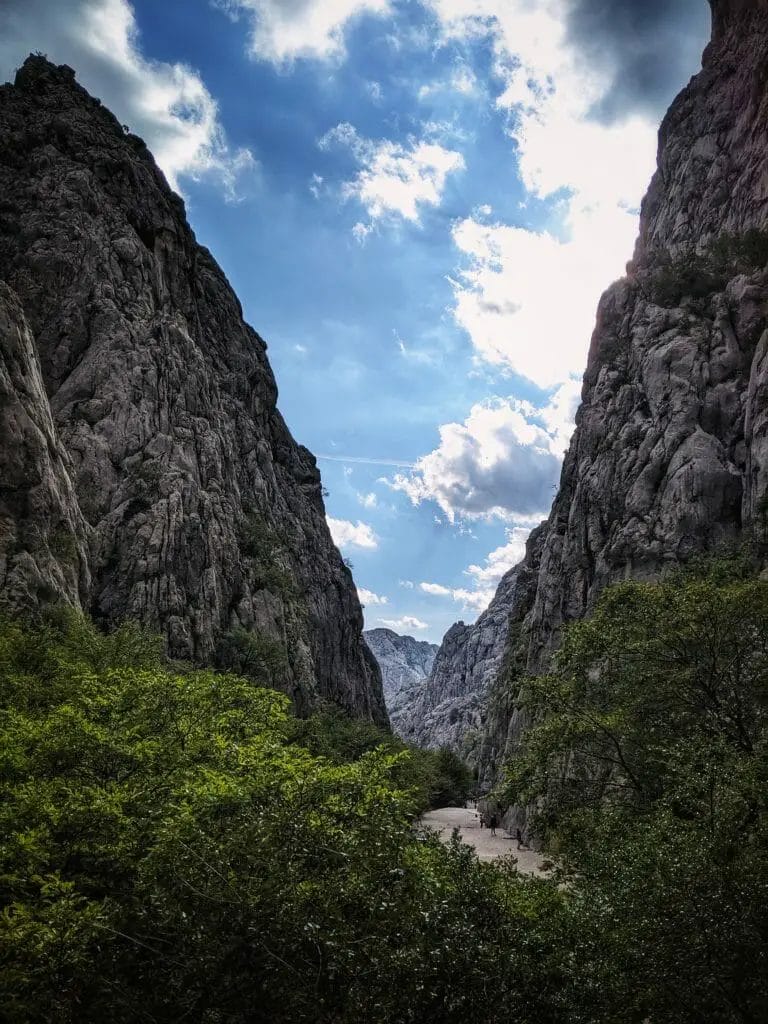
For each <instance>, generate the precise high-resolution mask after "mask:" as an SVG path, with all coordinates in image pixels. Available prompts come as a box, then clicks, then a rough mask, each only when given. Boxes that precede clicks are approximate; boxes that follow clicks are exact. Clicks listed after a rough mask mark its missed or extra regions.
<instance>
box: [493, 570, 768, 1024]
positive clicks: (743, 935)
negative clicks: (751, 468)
mask: <svg viewBox="0 0 768 1024" xmlns="http://www.w3.org/2000/svg"><path fill="white" fill-rule="evenodd" d="M526 694H527V703H528V708H529V711H530V712H531V714H532V715H533V716H534V719H535V720H536V721H537V723H538V724H537V725H536V726H535V727H534V728H533V730H532V731H531V732H530V734H529V736H528V741H527V753H526V755H525V756H524V757H523V758H520V759H518V760H517V761H516V762H513V763H512V764H510V765H509V767H508V772H507V792H506V797H507V799H509V800H512V801H517V802H525V803H535V804H536V805H537V806H538V808H539V815H538V828H539V831H540V833H541V834H542V836H543V837H545V838H546V839H547V841H548V842H549V843H550V845H551V846H554V847H556V848H557V849H558V850H559V853H560V855H561V857H562V859H563V864H564V870H565V873H566V877H568V878H569V879H570V882H569V884H570V885H571V891H572V894H573V897H574V901H575V904H574V909H575V912H577V913H578V915H579V917H580V918H581V920H582V922H583V927H584V934H585V935H587V936H590V935H591V936H600V939H599V941H597V942H595V941H593V948H592V949H591V950H590V949H588V948H585V949H584V950H583V952H582V954H581V956H582V957H583V960H584V968H585V971H586V973H588V974H591V975H592V978H593V984H594V985H595V986H596V987H597V988H599V989H600V990H601V991H602V992H603V993H604V997H605V998H606V1000H607V1003H606V1010H605V1011H604V1012H605V1014H606V1017H607V1019H613V1018H611V1017H610V1016H609V1009H610V1007H611V1006H613V1008H614V1010H615V1009H616V1008H621V1014H622V1015H621V1019H622V1020H632V1021H635V1020H637V1021H645V1020H649V1021H653V1022H654V1024H655V1022H660V1021H669V1022H672V1021H675V1022H688V1021H690V1022H694V1021H718V1022H735V1021H744V1022H749V1021H758V1020H766V1019H768V800H767V799H766V793H767V792H768V788H767V787H766V783H767V782H768V584H767V583H765V582H762V581H760V580H755V579H750V578H745V575H744V566H743V564H742V563H740V562H730V563H729V562H716V563H713V564H710V565H709V566H703V567H702V566H698V567H695V568H694V569H693V570H691V571H689V572H682V573H679V574H677V575H676V576H674V577H672V578H670V579H668V580H667V581H665V582H662V583H659V584H642V583H623V584H620V585H618V586H616V587H613V588H611V589H610V590H608V591H607V592H606V593H605V595H604V596H603V598H602V600H601V601H600V603H599V606H598V608H597V610H596V612H595V614H594V616H593V617H592V618H591V619H589V620H587V621H584V622H581V623H578V624H576V625H574V626H572V627H571V628H570V629H569V630H568V632H567V635H566V638H565V641H564V644H563V647H562V649H561V651H560V653H559V655H558V657H557V659H556V662H555V667H554V671H553V672H552V674H551V675H549V676H547V677H545V678H543V679H536V680H531V681H530V682H529V683H528V684H527V686H526ZM600 1019H603V1018H602V1017H601V1018H600Z"/></svg>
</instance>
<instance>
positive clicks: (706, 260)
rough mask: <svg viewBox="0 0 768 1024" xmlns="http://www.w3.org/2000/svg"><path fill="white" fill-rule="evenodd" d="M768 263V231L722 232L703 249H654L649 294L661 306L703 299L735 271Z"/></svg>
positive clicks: (759, 267)
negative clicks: (673, 251) (667, 250)
mask: <svg viewBox="0 0 768 1024" xmlns="http://www.w3.org/2000/svg"><path fill="white" fill-rule="evenodd" d="M767 263H768V232H766V231H760V230H758V229H756V228H753V229H750V230H749V231H746V232H744V233H742V234H731V233H729V232H724V233H723V234H722V235H719V236H718V237H717V238H716V239H714V241H713V242H712V243H711V244H710V245H709V247H708V248H707V249H706V250H704V251H703V252H700V251H698V250H697V249H696V248H695V247H694V246H692V245H689V246H687V247H684V248H682V249H680V250H679V251H678V252H677V253H676V255H675V256H672V255H670V254H669V253H668V252H659V253H655V254H654V257H653V270H652V271H651V273H650V275H649V284H650V295H651V297H652V298H653V300H654V301H655V302H658V303H659V304H660V305H662V306H676V305H679V303H680V302H681V301H682V299H684V298H691V299H694V300H696V299H704V298H707V297H708V296H710V295H712V294H713V293H715V292H719V291H722V290H723V288H725V286H726V284H727V283H728V282H729V281H730V280H731V279H732V278H734V277H736V276H737V275H738V274H751V273H754V272H755V271H756V270H760V269H762V268H763V267H765V266H766V264H767Z"/></svg>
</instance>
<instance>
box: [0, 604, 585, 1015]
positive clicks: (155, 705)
mask: <svg viewBox="0 0 768 1024" xmlns="http://www.w3.org/2000/svg"><path fill="white" fill-rule="evenodd" d="M0 701H1V702H0V709H1V712H0V741H1V746H0V750H2V755H0V834H1V835H2V836H3V837H4V841H3V844H2V847H1V848H0V893H1V894H2V901H3V906H4V908H5V909H4V912H3V915H2V918H0V958H1V961H0V979H2V980H1V981H0V988H1V989H2V991H0V999H1V1000H2V1006H3V1019H4V1020H7V1021H9V1022H11V1024H21V1022H24V1024H28V1022H31V1021H41V1022H42V1021H45V1022H49V1021H55V1022H75V1021H77V1022H78V1024H88V1022H99V1024H101V1022H103V1021H105V1020H108V1021H113V1022H116V1024H121V1022H126V1024H127V1022H129V1021H130V1022H135V1021H137V1020H147V1021H162V1022H170V1021H174V1022H177V1021H180V1020H190V1021H197V1022H211V1024H214V1022H215V1024H222V1022H226V1024H236V1022H237V1024H239V1022H242V1024H245V1022H249V1024H250V1022H254V1021H255V1022H259V1021H263V1022H267V1021H269V1022H275V1024H280V1022H291V1024H294V1022H301V1021H313V1022H322V1024H332V1022H333V1024H359V1022H360V1021H370V1022H373V1024H377V1022H379V1024H384V1022H403V1024H407V1022H414V1024H415V1022H420V1024H421V1022H434V1024H438V1022H440V1024H451V1022H455V1024H459V1022H462V1021H467V1020H469V1019H472V1020H481V1021H483V1022H487V1024H495V1022H497V1021H498V1022H501V1021H506V1020H507V1019H508V1018H509V1016H510V1015H512V1016H516V1017H518V1018H520V1019H521V1020H525V1021H528V1022H542V1024H544V1022H557V1021H558V1020H566V1019H567V1017H566V1016H565V1014H566V1009H565V1007H566V1004H567V1001H568V999H569V993H570V982H569V980H568V966H567V965H568V957H569V953H568V950H569V946H570V944H569V941H568V939H567V938H566V937H565V936H567V934H568V930H569V928H570V927H571V924H570V918H569V917H568V915H567V913H566V912H565V909H564V908H565V898H564V897H563V895H562V894H561V893H560V892H558V890H557V889H556V888H555V887H554V886H553V885H547V884H545V883H537V882H535V881H532V880H529V881H526V880H521V879H519V878H517V876H515V875H514V874H510V873H507V872H499V871H496V870H495V869H492V868H490V867H487V866H484V865H481V864H479V863H478V862H477V860H476V859H475V858H474V857H473V856H472V855H471V853H470V852H469V851H468V850H467V849H466V848H462V847H460V846H459V845H456V844H454V845H453V846H450V847H446V846H444V845H442V844H441V843H440V842H438V841H437V840H435V839H433V838H429V837H422V836H420V835H419V834H418V832H417V831H416V830H415V829H414V826H413V819H414V814H415V812H416V810H417V800H416V796H415V795H414V793H413V792H411V791H409V790H408V789H405V788H402V787H401V785H399V784H398V782H397V778H398V774H399V773H403V772H404V771H406V769H407V764H408V761H409V758H410V755H409V754H408V753H407V752H406V751H400V752H392V751H391V750H387V749H386V748H385V749H381V748H380V749H376V750H368V751H366V752H363V753H362V754H361V756H359V757H358V758H357V759H356V760H354V761H351V762H346V761H344V760H343V759H342V758H340V757H337V758H334V759H331V758H329V757H323V756H318V755H316V754H313V753H311V752H310V751H308V750H306V749H303V748H302V747H300V746H298V745H297V743H296V742H295V740H296V726H295V724H294V723H292V721H291V719H290V717H289V715H288V710H287V708H288V702H287V700H286V698H284V697H283V696H281V695H279V694H277V693H275V692H274V691H271V690H267V689H262V688H259V687H256V686H253V685H251V684H249V683H247V682H245V681H243V680H242V679H238V678H236V677H234V676H227V675H219V674H216V673H213V672H207V671H180V670H178V669H177V668H174V667H173V666H168V665H166V664H165V663H164V662H163V659H162V657H161V655H160V652H159V649H158V646H157V644H156V642H155V641H154V640H153V639H152V638H147V637H146V636H145V635H144V634H143V633H141V631H140V630H137V629H136V628H135V627H130V626H126V627H124V628H123V629H121V630H118V631H117V632H116V633H115V634H112V635H111V636H103V635H101V634H100V633H98V632H97V631H96V630H95V629H94V628H93V627H92V626H91V625H90V624H89V623H87V622H86V621H84V620H82V619H79V618H76V617H67V616H63V617H61V618H59V620H58V621H57V622H54V623H52V624H49V625H46V626H44V627H40V628H30V629H25V628H22V626H20V625H19V624H14V623H8V622H6V623H3V624H2V625H1V626H0ZM366 742H367V741H366ZM347 753H352V751H348V752H347ZM345 756H346V755H345Z"/></svg>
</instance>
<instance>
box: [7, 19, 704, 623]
mask: <svg viewBox="0 0 768 1024" xmlns="http://www.w3.org/2000/svg"><path fill="white" fill-rule="evenodd" d="M709 29H710V15H709V7H708V4H707V2H706V0H675V2H674V3H669V0H162V2H159V0H132V2H131V0H0V79H2V80H7V79H12V76H13V73H14V70H15V68H16V67H18V66H19V64H20V63H21V62H22V61H23V59H24V57H25V56H26V55H27V54H28V53H30V52H32V51H39V52H43V53H45V54H47V56H48V57H49V59H51V60H53V61H55V62H57V63H67V64H70V65H71V66H72V67H74V68H75V70H76V72H77V77H78V80H79V81H80V82H81V83H82V84H83V85H84V86H85V87H86V88H87V89H88V90H89V91H90V92H92V93H93V94H94V95H96V96H98V97H99V98H100V99H102V101H103V102H104V103H106V104H107V105H108V106H109V107H110V108H111V109H112V110H113V111H114V113H115V114H116V115H117V117H118V118H119V119H120V120H121V121H122V122H123V123H126V124H128V125H129V127H130V129H131V130H132V131H133V132H135V133H136V134H139V135H141V136H142V137H143V138H144V139H145V141H146V142H147V144H148V145H149V146H150V148H151V149H152V151H153V153H154V155H155V158H156V159H157V161H158V163H159V164H160V166H161V167H162V169H163V170H164V172H165V174H166V176H167V178H168V180H169V182H170V183H171V185H172V186H173V187H174V188H175V189H177V191H179V192H180V193H181V194H182V196H183V197H184V199H185V202H186V206H187V213H188V217H189V220H190V223H191V224H192V227H193V229H194V230H195V233H196V235H197V237H198V239H199V241H200V242H201V243H203V244H204V245H206V246H208V248H210V249H211V251H212V252H213V254H214V256H215V257H216V259H217V260H218V262H219V263H220V265H221V266H222V268H223V269H224V271H225V273H226V274H227V276H228V278H229V280H230V282H231V284H232V286H233V287H234V288H235V290H236V292H237V294H238V296H239V298H240V300H241V302H242V304H243V308H244V312H245V316H246V318H247V319H248V321H249V322H250V323H251V324H252V325H253V326H254V327H255V329H256V330H257V331H258V332H259V334H260V335H261V336H262V337H263V338H264V339H265V340H266V342H267V344H268V347H269V356H270V360H271V364H272V367H273V370H274V372H275V376H276V378H277V383H278V388H279V400H278V404H279V408H280V410H281V412H282V414H283V416H284V417H285V419H286V421H287V423H288V425H289V427H290V429H291V431H292V433H293V435H294V437H295V438H296V439H297V440H298V441H299V442H301V443H302V444H305V445H306V446H307V447H308V448H309V449H310V450H311V451H313V452H314V453H315V455H316V456H317V458H318V464H319V466H320V469H321V472H322V476H323V483H324V485H325V488H326V489H327V492H328V494H327V497H326V508H327V514H328V521H329V525H330V528H331V532H332V535H333V537H334V539H335V541H336V543H337V544H338V546H339V548H340V549H341V551H342V553H343V554H344V556H345V557H346V558H348V559H349V560H350V562H351V563H352V565H353V573H354V577H355V581H356V583H357V586H358V590H359V593H360V596H361V600H362V603H363V605H364V607H365V618H366V626H367V628H375V627H379V626H388V627H389V628H392V629H394V630H396V631H397V632H400V633H407V634H410V635H412V636H416V637H418V638H419V639H425V640H431V641H433V642H436V643H439V641H440V639H441V638H442V636H443V634H444V632H445V631H446V630H447V629H448V628H449V627H450V626H451V625H452V624H453V623H454V622H456V621H457V620H463V621H464V622H472V621H474V620H475V618H476V617H477V615H478V614H479V613H480V612H481V611H482V610H483V609H484V608H485V607H487V605H488V602H489V601H490V599H491V597H492V596H493V593H494V590H495V588H496V585H497V584H498V581H499V579H500V578H501V576H502V575H503V573H504V572H506V571H507V570H508V569H509V568H511V567H512V566H513V565H514V564H515V563H516V562H517V561H519V559H520V557H521V556H522V553H523V550H524V543H525V538H526V537H527V535H528V533H529V531H530V529H531V528H532V527H533V526H534V525H536V524H537V523H538V522H540V521H541V520H542V519H544V518H546V516H547V514H548V512H549V507H550V505H551V502H552V498H553V497H554V493H555V490H556V487H557V482H558V478H559V473H560V466H561V462H562V457H563V453H564V451H565V449H566V448H567V445H568V441H569V438H570V435H571V432H572V427H573V417H574V414H575V410H576V406H577V403H578V398H579V394H580V390H581V377H582V374H583V371H584V367H585V363H586V354H587V350H588V346H589V339H590V335H591V333H592V329H593V325H594V316H595V309H596V306H597V301H598V299H599V296H600V294H601V292H602V291H603V290H604V289H605V288H606V287H607V286H608V285H609V284H610V283H611V282H612V281H613V280H615V279H617V278H618V277H620V276H621V275H622V274H623V272H624V266H625V264H626V262H627V260H628V259H629V258H630V257H631V255H632V249H633V245H634V239H635V235H636V232H637V216H638V210H639V205H640V201H641V198H642V195H643V193H644V191H645V189H646V187H647V184H648V182H649V180H650V177H651V174H652V172H653V169H654V166H655V154H656V137H657V129H658V124H659V122H660V120H661V117H662V116H663V113H664V111H665V109H666V108H667V107H668V105H669V103H670V102H671V100H672V99H673V98H674V96H675V95H676V93H677V92H678V91H679V90H680V88H681V87H682V86H683V85H684V84H685V83H686V82H687V81H688V79H689V78H690V77H691V75H693V74H695V73H696V71H697V70H698V69H699V67H700V65H701V52H702V50H703V48H704V46H705V44H706V42H707V40H708V37H709Z"/></svg>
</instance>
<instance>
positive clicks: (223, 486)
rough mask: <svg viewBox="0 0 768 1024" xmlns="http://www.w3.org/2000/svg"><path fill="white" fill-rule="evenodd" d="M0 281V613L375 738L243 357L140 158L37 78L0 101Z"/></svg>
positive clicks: (33, 60) (316, 529)
mask: <svg viewBox="0 0 768 1024" xmlns="http://www.w3.org/2000/svg"><path fill="white" fill-rule="evenodd" d="M0 281H2V282H4V284H2V286H0V333H1V334H2V338H1V339H0V355H1V356H2V359H3V364H2V367H0V389H2V398H3V406H2V409H0V422H1V423H2V427H3V434H2V438H1V439H0V470H1V471H2V475H1V476H0V532H1V534H2V544H1V548H0V550H1V552H2V553H1V554H0V559H1V560H0V593H2V600H3V602H4V603H5V604H6V605H10V606H11V607H14V608H23V609H33V608H35V607H36V606H37V605H39V604H40V603H44V602H46V601H48V600H50V599H52V598H54V599H55V598H59V599H61V598H63V599H66V600H67V601H69V602H70V603H72V604H73V605H76V606H80V607H82V608H84V609H85V610H87V611H89V612H91V613H92V614H93V615H94V617H95V618H96V619H97V620H99V621H101V622H102V623H104V624H106V625H112V624H114V623H116V622H119V621H121V620H122V619H125V618H134V619H138V620H139V621H140V622H142V623H144V624H146V625H147V626H149V627H151V628H153V629H157V630H159V631H161V632H162V633H164V635H165V636H166V638H167V645H168V650H169V652H170V654H172V655H173V656H174V657H177V658H185V659H190V660H192V661H195V662H198V663H203V664H221V663H225V664H232V665H235V666H237V667H240V668H242V669H244V670H245V669H250V670H252V671H253V672H254V674H258V675H260V676H264V675H266V676H267V677H268V678H270V679H271V681H272V683H273V684H274V685H276V686H278V687H280V688H282V689H284V690H285V691H286V692H288V693H290V694H291V695H292V696H293V697H294V699H295V701H296V703H297V705H298V707H299V709H300V710H305V709H307V708H309V707H311V706H312V705H313V703H314V701H315V700H316V698H317V697H325V698H329V699H332V700H334V701H336V702H338V703H339V704H340V705H342V706H343V707H345V708H347V709H348V710H350V711H351V712H353V713H354V714H356V715H360V716H363V717H367V718H371V719H374V720H376V721H378V722H381V723H385V722H386V712H385V710H384V703H383V698H382V694H381V683H380V675H379V671H378V668H377V666H376V663H375V661H374V659H373V658H372V656H371V654H370V652H369V651H368V648H367V647H366V645H365V644H364V642H363V640H362V635H361V633H362V614H361V610H360V605H359V602H358V599H357V596H356V592H355V588H354V586H353V583H352V578H351V575H350V573H349V571H348V569H347V568H346V567H345V566H344V564H343V562H342V560H341V557H340V556H339V553H338V551H337V550H336V548H335V547H334V545H333V543H332V541H331V538H330V535H329V533H328V529H327V526H326V523H325V515H324V507H323V500H322V496H321V489H320V476H319V473H318V471H317V468H316V464H315V459H314V457H313V456H312V455H311V453H310V452H308V451H307V450H306V449H305V448H303V447H301V446H300V445H297V444H296V442H295V441H294V440H293V438H292V437H291V435H290V434H289V432H288V430H287V428H286V426H285V424H284V422H283V420H282V417H281V416H280V414H279V412H278V411H277V409H276V404H275V403H276V398H277V390H276V387H275V382H274V378H273V376H272V372H271V370H270V367H269V364H268V362H267V357H266V346H265V344H264V342H263V341H262V340H261V338H259V336H258V335H257V334H256V333H255V332H254V331H253V330H252V329H251V328H250V327H249V326H248V325H247V324H246V323H245V322H244V321H243V319H242V312H241V308H240V305H239V303H238V300H237V298H236V296H235V295H234V293H233V292H232V290H231V288H230V287H229V285H228V283H227V281H226V279H225V277H224V275H223V273H222V272H221V270H220V269H219V267H218V266H217V264H216V263H215V261H214V260H213V258H212V257H211V255H210V253H209V252H208V251H207V250H206V249H204V248H203V247H202V246H200V245H198V244H197V242H196V241H195V237H194V235H193V233H192V231H191V229H190V228H189V226H188V224H187V222H186V219H185V214H184V204H183V202H182V200H181V199H180V198H179V197H178V196H177V195H176V194H174V193H173V192H172V191H171V190H170V188H169V187H168V185H167V183H166V181H165V179H164V177H163V175H162V173H161V172H160V171H159V169H158V168H157V166H156V165H155V163H154V161H153V159H152V156H151V154H150V153H149V152H148V150H147V149H146V147H145V146H144V144H143V142H142V141H141V140H140V139H138V138H136V137H135V136H132V135H130V134H126V132H125V131H124V129H123V128H122V127H121V125H120V124H119V123H118V122H117V120H116V119H115V118H114V117H113V116H112V114H110V113H109V112H108V111H107V110H105V109H104V108H103V107H102V106H101V105H100V103H99V102H98V100H95V99H93V98H91V97H90V96H89V95H88V94H87V93H86V92H85V91H84V90H83V89H82V88H81V87H80V86H78V85H77V84H76V82H75V78H74V73H73V72H72V70H71V69H69V68H66V67H59V68H57V67H54V66H53V65H51V64H50V63H48V62H47V61H46V60H44V59H43V58H37V57H30V58H29V59H28V60H27V61H26V62H25V64H24V66H23V68H22V69H21V70H20V71H19V72H18V74H17V77H16V82H15V84H14V85H5V86H2V87H0ZM248 638H250V639H248Z"/></svg>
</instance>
